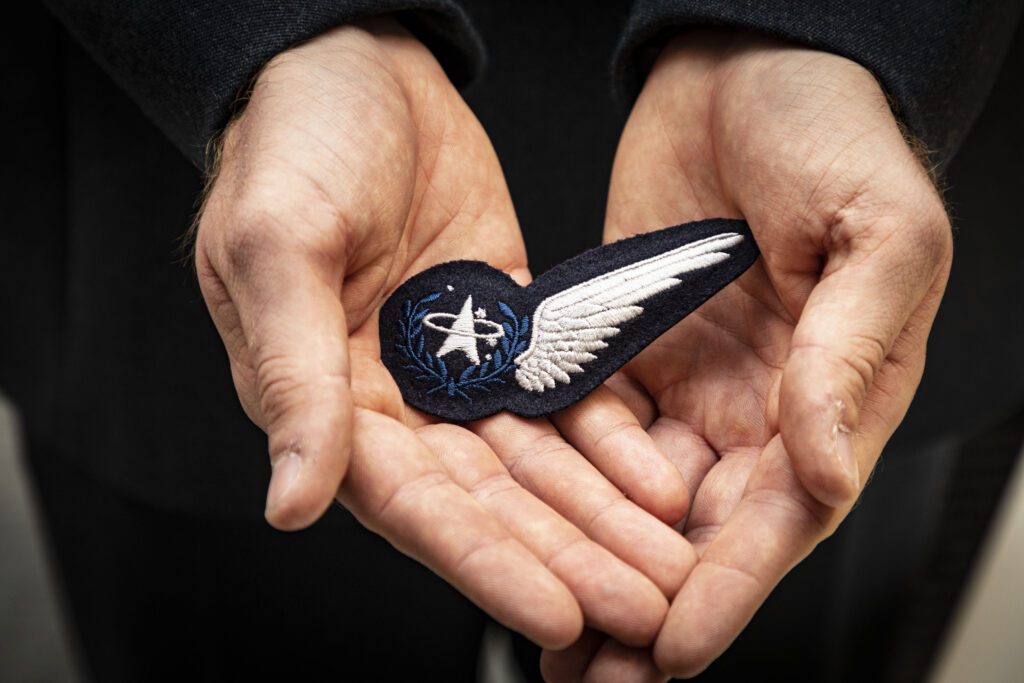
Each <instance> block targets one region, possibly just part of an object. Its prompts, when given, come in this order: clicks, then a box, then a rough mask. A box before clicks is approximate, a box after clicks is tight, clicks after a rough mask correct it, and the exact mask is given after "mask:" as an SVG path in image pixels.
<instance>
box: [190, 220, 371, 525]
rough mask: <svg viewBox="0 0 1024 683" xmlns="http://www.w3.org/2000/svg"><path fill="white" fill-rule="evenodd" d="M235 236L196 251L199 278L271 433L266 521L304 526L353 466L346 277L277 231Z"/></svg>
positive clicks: (245, 396) (255, 416)
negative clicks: (213, 252)
mask: <svg viewBox="0 0 1024 683" xmlns="http://www.w3.org/2000/svg"><path fill="white" fill-rule="evenodd" d="M228 242H229V245H228V246H227V247H225V248H222V249H219V250H217V251H220V252H222V253H223V254H224V257H223V258H220V259H217V258H216V257H214V258H210V257H208V256H206V255H205V253H204V252H202V251H201V252H200V253H199V254H198V255H197V266H198V269H199V275H200V284H201V286H202V289H203V295H204V298H205V299H206V301H207V304H208V306H209V308H210V312H211V315H212V317H213V319H214V322H215V324H216V325H217V328H218V331H220V333H221V337H222V339H223V340H224V342H225V345H226V346H227V348H228V354H229V356H231V361H232V363H231V365H232V374H233V376H234V379H235V386H236V388H237V389H238V394H239V398H240V400H241V402H242V404H243V406H244V407H245V408H246V413H247V414H248V415H249V417H250V418H251V419H252V420H253V421H254V422H255V423H256V424H257V425H258V426H259V427H260V428H262V429H263V430H264V431H265V432H266V433H267V437H268V442H269V452H270V462H271V466H272V474H271V479H270V485H269V488H268V492H267V506H266V513H265V514H266V518H267V521H268V522H269V523H270V524H271V525H272V526H274V527H277V528H278V529H282V530H293V529H299V528H303V527H306V526H308V525H309V524H312V523H313V522H314V521H316V520H317V519H318V518H319V517H320V516H321V515H322V514H323V513H324V511H325V510H326V509H327V507H328V506H329V505H330V504H331V502H332V501H333V499H334V497H335V495H336V494H337V491H338V487H339V486H340V485H341V481H342V479H343V477H344V475H345V471H346V469H347V467H348V460H349V451H350V438H351V424H352V395H351V389H350V382H349V376H350V375H349V356H348V331H347V328H346V321H345V313H344V310H343V308H342V305H341V301H340V289H341V288H340V282H341V278H340V277H329V276H327V275H326V274H324V273H323V272H322V271H323V270H324V268H323V266H322V265H320V264H321V263H322V259H320V260H317V259H315V258H310V257H306V256H304V255H302V254H301V253H298V252H297V251H296V250H295V249H289V248H288V247H285V246H283V245H280V243H279V242H278V241H277V240H275V239H273V238H268V239H256V238H255V237H254V236H253V235H252V234H251V233H250V235H249V237H247V238H244V239H242V240H235V242H236V243H234V244H231V243H230V242H231V240H228ZM275 242H278V246H279V247H280V248H275V247H274V246H273V245H274V244H275ZM217 261H220V265H218V264H217Z"/></svg>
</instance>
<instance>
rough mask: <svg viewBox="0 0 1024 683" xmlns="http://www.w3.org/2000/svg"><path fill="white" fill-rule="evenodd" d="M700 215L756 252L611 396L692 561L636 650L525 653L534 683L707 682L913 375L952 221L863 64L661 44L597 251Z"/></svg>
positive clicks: (907, 393) (867, 451)
mask: <svg viewBox="0 0 1024 683" xmlns="http://www.w3.org/2000/svg"><path fill="white" fill-rule="evenodd" d="M712 216H726V217H742V218H746V219H747V220H748V221H749V222H750V225H751V228H752V230H753V232H754V235H755V237H756V239H757V242H758V245H759V246H760V248H761V251H762V255H763V258H762V259H761V260H760V261H759V262H758V263H757V264H755V266H754V267H753V268H752V269H751V270H750V271H749V272H748V273H746V274H745V275H744V276H743V277H741V278H740V279H739V280H737V281H736V282H735V283H733V284H732V285H730V286H729V287H728V288H726V289H725V290H723V291H722V292H721V293H720V294H719V295H718V296H716V297H715V298H714V299H713V300H711V301H710V302H708V303H707V304H705V305H704V306H703V307H702V308H701V309H699V310H698V311H697V312H696V313H695V314H694V315H691V316H690V317H688V318H687V319H686V320H684V321H682V322H681V323H680V324H679V325H677V326H676V327H674V328H673V329H672V330H670V331H669V332H668V333H666V334H665V335H664V336H662V337H661V338H660V339H659V340H658V341H656V342H655V343H654V344H652V345H651V346H650V347H649V348H648V349H646V350H645V351H644V352H643V353H641V354H640V355H639V356H637V357H636V358H635V359H634V360H633V361H632V362H631V363H630V364H628V365H627V366H626V367H625V368H624V370H623V372H622V373H621V375H620V376H618V377H616V378H615V380H614V382H611V383H610V385H611V386H613V387H614V388H615V389H616V391H618V392H619V393H620V394H621V395H622V396H623V398H625V399H626V400H627V401H628V402H629V403H630V404H631V406H632V407H633V409H634V411H635V412H636V414H637V415H638V416H639V417H640V419H641V421H642V422H643V423H644V424H645V425H646V426H647V430H648V433H649V434H650V435H651V436H652V438H653V439H654V440H655V441H656V442H657V443H658V444H659V445H660V446H661V448H662V450H663V451H664V452H665V453H667V454H668V455H669V457H670V458H671V459H672V460H673V461H674V462H675V463H676V465H677V466H678V468H679V471H680V472H681V473H682V474H683V477H684V479H685V480H686V482H687V487H688V490H689V493H690V497H691V500H692V505H691V509H690V511H689V514H688V515H687V517H686V519H685V520H684V521H683V522H682V523H681V524H679V525H678V527H677V528H678V529H679V530H680V531H681V532H682V533H683V534H684V535H685V537H686V538H687V539H688V540H689V541H690V542H691V543H692V544H693V547H694V548H695V550H696V552H697V553H698V554H699V556H700V561H699V563H698V564H697V565H696V566H695V567H694V568H693V570H692V571H691V572H690V574H689V576H688V577H687V580H686V582H685V583H684V584H683V587H682V588H681V590H680V591H679V592H678V594H676V595H675V596H674V599H673V601H672V606H671V608H670V610H669V614H668V617H667V618H666V621H665V624H664V626H663V628H662V631H661V633H660V634H659V636H658V639H657V641H656V643H655V645H654V647H653V649H651V650H637V649H631V648H628V647H625V646H623V645H622V644H621V643H617V642H615V640H614V639H609V638H606V637H603V636H600V635H598V634H595V633H593V632H589V631H588V632H587V633H586V634H585V635H584V637H583V638H582V639H581V640H580V641H578V642H577V643H576V644H575V645H573V646H572V647H571V648H569V649H567V650H563V651H561V652H545V653H544V656H543V657H542V670H543V671H544V673H545V676H546V677H547V679H548V680H550V681H553V682H562V681H580V680H584V681H612V680H614V681H621V682H627V683H628V682H630V681H651V680H665V679H666V678H667V677H668V675H669V674H671V675H674V676H680V677H689V676H693V675H696V674H697V673H699V672H700V671H702V670H703V669H704V668H706V667H707V666H708V664H709V663H710V662H712V661H713V660H714V659H715V658H716V657H717V656H718V655H720V654H721V653H722V652H723V651H724V650H725V649H726V647H728V645H729V644H730V643H731V642H732V641H733V639H734V638H735V637H736V636H737V635H738V634H739V632H740V631H741V630H742V629H743V628H744V626H745V625H746V624H747V623H748V621H749V620H750V618H751V617H752V616H753V614H754V612H755V611H756V609H757V608H758V607H759V606H760V604H761V603H762V602H763V601H764V599H765V598H766V596H767V595H768V593H769V592H770V591H771V590H772V589H773V588H774V586H775V585H776V583H777V582H778V581H779V580H780V579H781V578H782V576H783V575H784V574H785V573H786V572H787V571H788V570H789V569H790V568H791V567H792V566H793V565H795V564H796V563H797V562H799V561H800V560H802V559H803V558H804V557H805V556H806V555H807V554H808V553H810V552H811V551H812V550H813V549H814V547H815V545H816V544H817V543H819V542H820V541H822V540H824V539H825V538H827V537H828V536H829V535H830V534H831V533H832V532H833V531H834V530H835V529H836V527H837V526H838V524H839V523H840V522H841V520H842V519H843V518H844V517H845V516H846V515H847V514H848V512H849V510H850V508H851V507H852V505H853V503H854V501H855V499H856V496H857V494H858V493H859V491H860V490H861V487H862V486H863V485H864V484H865V482H866V481H867V478H868V475H869V473H870V472H871V470H872V468H873V467H874V465H875V463H876V462H877V460H878V458H879V456H880V454H881V451H882V448H883V446H884V445H885V443H886V441H887V440H888V438H889V437H890V436H891V435H892V433H893V431H894V430H895V429H896V427H897V425H898V424H899V423H900V421H901V420H902V418H903V415H904V414H905V411H906V409H907V407H908V405H909V403H910V400H911V398H912V397H913V394H914V392H915V390H916V388H917V385H918V382H919V380H920V377H921V373H922V370H923V367H924V360H925V344H926V339H927V335H928V332H929V330H930V328H931V325H932V321H933V319H934V316H935V313H936V310H937V308H938V305H939V301H940V298H941V296H942V293H943V290H944V288H945V284H946V280H947V277H948V273H949V267H950V262H951V257H952V246H951V236H950V226H949V222H948V219H947V217H946V213H945V211H944V208H943V205H942V202H941V200H940V198H939V196H938V194H937V192H936V190H935V188H934V186H933V184H932V182H931V181H930V180H929V177H928V175H927V173H926V172H925V170H924V168H923V167H922V165H921V163H920V162H919V161H918V159H917V158H916V157H915V155H914V153H913V152H912V151H911V149H910V147H909V146H908V145H907V143H906V142H905V140H904V137H903V135H902V134H901V131H900V129H899V127H898V125H897V123H896V121H895V119H894V118H893V115H892V113H891V111H890V109H889V107H888V105H887V102H886V99H885V96H884V94H883V93H882V91H881V90H880V88H879V86H878V84H877V83H876V82H875V80H874V79H873V77H872V76H871V75H870V74H869V73H868V72H867V71H865V70H864V69H862V68H861V67H859V66H857V65H856V64H854V63H852V62H850V61H848V60H845V59H842V58H840V57H836V56H833V55H828V54H824V53H821V52H816V51H813V50H808V49H801V48H797V47H791V46H787V45H783V44H779V43H775V42H771V41H769V40H767V39H763V38H759V37H756V36H753V35H750V34H745V33H738V32H728V31H713V30H706V31H704V30H702V31H695V32H688V33H685V34H681V35H680V36H678V37H676V38H675V39H674V40H673V41H671V42H670V43H669V44H668V46H667V47H666V48H665V49H664V51H663V52H662V54H661V56H660V58H659V60H658V62H657V63H656V65H655V67H654V69H653V72H652V73H651V75H650V77H649V78H648V80H647V82H646V84H645V86H644V89H643V92H642V94H641V95H640V98H639V100H638V101H637V103H636V105H635V108H634V110H633V112H632V114H631V116H630V119H629V122H628V124H627V126H626V128H625V131H624V132H623V135H622V138H621V141H620V145H619V149H618V152H617V156H616V161H615V166H614V171H613V174H612V181H611V192H610V196H609V202H608V213H607V221H606V225H605V238H606V240H608V241H612V240H616V239H621V238H623V237H627V236H629V235H632V234H635V233H636V232H638V231H645V230H652V229H657V228H659V227H661V226H664V225H671V224H675V223H681V222H684V221H689V220H695V219H699V218H705V217H712ZM659 670H660V672H661V673H658V671H659Z"/></svg>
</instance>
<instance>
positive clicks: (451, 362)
mask: <svg viewBox="0 0 1024 683" xmlns="http://www.w3.org/2000/svg"><path fill="white" fill-rule="evenodd" d="M757 256H758V249H757V245H756V244H755V243H754V238H753V236H752V235H751V233H750V229H749V227H748V226H747V224H746V222H745V221H741V220H734V219H725V218H712V219H708V220H703V221H697V222H694V223H687V224H685V225H679V226H676V227H672V228H665V229H663V230H658V231H656V232H651V233H646V234H643V235H638V236H636V237H631V238H629V239H625V240H621V241H619V242H615V243H613V244H608V245H605V246H603V247H598V248H596V249H591V250H590V251H587V252H585V253H583V254H581V255H579V256H576V257H575V258H571V259H569V260H568V261H565V262H563V263H561V264H559V265H557V266H555V267H554V268H552V269H551V270H549V271H548V272H546V273H544V274H543V275H541V276H540V277H538V278H537V279H536V280H534V281H533V282H532V283H531V284H530V285H529V286H527V287H520V286H519V285H518V284H516V283H515V281H513V280H512V278H510V277H509V276H508V275H506V274H505V273H503V272H501V271H499V270H497V269H495V268H492V267H491V266H489V265H487V264H486V263H482V262H480V261H450V262H448V263H442V264H440V265H437V266H434V267H433V268H429V269H428V270H425V271H423V272H422V273H420V274H418V275H415V276H413V277H411V278H409V279H408V280H407V281H406V282H405V283H403V284H402V286H400V287H399V288H398V289H397V290H396V291H395V293H394V294H392V295H391V297H390V298H389V299H388V300H387V301H386V302H385V303H384V307H383V308H382V310H381V315H380V339H381V358H382V360H383V361H384V364H385V366H387V368H388V370H389V371H390V372H391V374H392V376H393V377H394V378H395V381H396V382H397V383H398V387H399V389H401V392H402V396H403V397H404V398H405V400H406V401H407V402H408V403H410V404H411V405H413V406H415V407H417V408H419V409H420V410H423V411H425V412H428V413H430V414H432V415H436V416H438V417H441V418H444V419H447V420H452V421H456V422H464V421H469V420H477V419H480V418H483V417H487V416H488V415H493V414H494V413H496V412H498V411H500V410H511V411H512V412H514V413H516V414H518V415H523V416H527V417H536V416H539V415H546V414H548V413H551V412H554V411H556V410H561V409H562V408H565V407H567V406H569V405H572V404H573V403H575V402H576V401H579V400H580V399H582V398H583V397H584V396H586V395H587V394H588V393H590V392H591V391H593V390H594V388H596V387H597V386H598V385H599V384H601V383H602V382H603V381H604V380H606V379H607V378H608V377H609V376H610V375H611V374H612V373H614V372H615V371H616V370H618V369H619V368H620V367H622V366H623V365H624V364H625V363H626V362H627V361H628V360H629V359H630V358H632V357H633V356H635V355H636V354H637V353H639V352H640V351H641V350H642V349H643V348H644V347H645V346H647V345H648V344H650V343H651V342H652V341H654V340H655V339H656V338H657V337H658V336H659V335H661V334H662V333H663V332H664V331H665V330H667V329H668V328H669V327H671V326H672V325H674V324H676V323H677V322H679V321H680V320H682V319H683V318H684V317H686V315H688V314H689V313H690V312H692V311H693V310H694V309H696V308H697V307H698V306H700V305H701V304H702V303H704V302H705V301H707V300H708V299H709V298H710V297H711V296H712V295H714V294H715V293H716V292H717V291H718V290H720V289H722V288H723V287H725V286H726V285H727V284H729V283H730V282H732V281H733V280H734V279H736V278H737V277H739V276H740V275H741V274H742V273H743V272H744V271H746V270H747V268H749V267H750V266H751V264H753V263H754V261H755V260H756V259H757Z"/></svg>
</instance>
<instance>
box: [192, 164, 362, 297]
mask: <svg viewBox="0 0 1024 683" xmlns="http://www.w3.org/2000/svg"><path fill="white" fill-rule="evenodd" d="M286 178H287V177H286V176H283V175H282V174H281V173H279V172H273V171H264V172H261V175H260V177H257V178H253V179H249V180H246V183H245V184H246V188H245V189H244V190H241V191H240V193H238V194H236V195H235V196H234V197H232V198H231V199H230V201H229V202H227V205H226V206H224V207H221V208H220V209H219V210H218V211H217V215H216V218H215V219H209V220H210V222H215V223H216V224H217V229H216V230H213V231H210V230H204V228H203V227H202V225H201V227H200V236H202V234H203V232H215V233H218V234H217V235H215V236H214V235H211V236H210V238H211V239H216V242H218V243H219V254H220V256H221V257H222V258H221V260H222V262H223V263H224V264H225V267H226V268H227V269H228V271H229V272H231V273H232V274H233V275H236V276H238V277H245V276H247V275H249V274H251V273H252V272H253V270H254V266H256V265H257V264H260V263H265V262H266V261H267V260H268V259H277V258H279V257H280V256H281V255H282V254H294V255H297V256H300V257H303V258H312V259H317V260H320V259H329V260H331V261H333V260H335V259H337V257H338V256H339V255H342V254H344V253H345V248H346V234H347V231H346V229H345V222H344V221H343V220H342V217H341V214H340V212H339V211H338V209H337V208H336V207H334V206H333V204H331V203H330V202H329V201H328V200H327V199H326V198H325V197H324V196H322V193H320V192H319V191H318V190H316V189H315V188H310V187H309V183H298V184H296V183H295V182H294V181H293V180H287V179H286ZM202 220H208V218H207V216H205V215H204V217H203V219H202Z"/></svg>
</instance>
